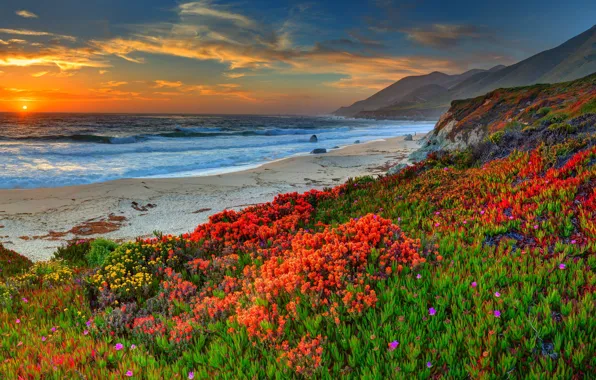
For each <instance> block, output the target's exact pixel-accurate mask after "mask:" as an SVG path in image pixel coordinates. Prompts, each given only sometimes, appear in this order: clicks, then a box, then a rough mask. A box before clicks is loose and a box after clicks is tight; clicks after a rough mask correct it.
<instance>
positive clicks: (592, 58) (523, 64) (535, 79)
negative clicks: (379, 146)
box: [334, 25, 596, 120]
mask: <svg viewBox="0 0 596 380" xmlns="http://www.w3.org/2000/svg"><path fill="white" fill-rule="evenodd" d="M593 72H596V25H594V26H592V27H591V28H590V29H588V30H586V31H585V32H583V33H581V34H579V35H577V36H575V37H573V38H571V39H569V40H567V41H565V42H564V43H562V44H560V45H558V46H556V47H554V48H552V49H548V50H545V51H543V52H540V53H537V54H535V55H533V56H531V57H529V58H527V59H524V60H522V61H520V62H518V63H516V64H513V65H510V66H503V65H497V66H495V67H493V68H491V69H489V70H478V69H475V70H468V71H466V72H465V73H462V74H459V75H454V76H450V75H447V74H444V75H445V76H446V77H447V78H454V77H456V78H457V79H455V78H454V80H453V81H452V82H451V84H450V85H447V86H445V82H447V80H446V79H445V80H444V81H443V82H441V81H438V80H434V81H433V80H432V79H434V78H436V76H435V77H433V78H431V79H427V80H426V81H422V80H417V81H416V80H414V81H415V82H416V84H417V86H411V87H412V88H406V87H404V86H399V85H398V84H400V83H402V82H405V81H408V80H410V81H411V79H409V78H421V77H424V76H417V77H406V78H402V79H401V80H399V81H397V82H396V83H394V84H392V85H391V86H389V87H387V88H385V89H383V90H381V91H379V92H377V93H376V94H374V95H372V96H371V97H369V98H367V99H365V100H361V101H358V102H356V103H354V104H353V105H352V106H350V107H342V108H340V109H339V110H337V111H336V112H335V113H334V114H335V115H337V116H350V117H356V118H385V119H409V118H415V119H427V120H428V119H437V118H438V117H439V116H440V115H441V114H442V113H443V112H445V111H447V110H448V109H449V106H450V102H451V101H452V100H457V99H468V98H473V97H476V96H480V95H483V94H486V93H488V92H490V91H493V90H496V89H498V88H507V87H519V86H528V85H533V84H537V83H559V82H565V81H571V80H575V79H579V78H582V77H584V76H586V75H589V74H591V73H593ZM431 74H434V73H431ZM431 74H428V75H431ZM444 78H445V77H444ZM423 82H425V83H423ZM431 84H437V85H440V86H442V87H446V88H447V89H448V91H449V96H445V95H446V94H445V93H444V91H442V90H440V89H438V88H437V89H438V92H437V93H436V94H432V93H427V94H426V95H427V97H426V99H425V100H426V101H421V102H418V103H417V104H416V109H417V111H416V112H413V111H412V104H411V103H410V102H407V101H406V102H402V101H403V100H404V99H407V96H408V95H409V94H410V93H413V92H416V91H418V90H419V89H420V88H423V87H425V86H428V85H431ZM392 87H393V88H394V89H395V88H396V87H397V88H399V89H400V90H401V91H402V93H400V94H399V95H400V96H397V97H395V98H393V99H390V98H387V97H384V95H385V94H387V91H386V90H388V89H390V88H392ZM370 99H374V102H371V101H370ZM383 101H384V102H383ZM382 103H384V104H383V105H382V106H380V107H379V106H378V105H379V104H382ZM374 107H376V108H374Z"/></svg>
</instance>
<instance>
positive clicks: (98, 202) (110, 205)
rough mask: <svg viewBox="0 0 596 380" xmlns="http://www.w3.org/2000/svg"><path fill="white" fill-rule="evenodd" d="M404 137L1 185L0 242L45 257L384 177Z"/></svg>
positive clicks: (401, 158)
mask: <svg viewBox="0 0 596 380" xmlns="http://www.w3.org/2000/svg"><path fill="white" fill-rule="evenodd" d="M424 135H425V134H422V133H419V134H417V136H416V137H415V140H414V141H404V136H399V137H393V138H388V139H384V140H375V141H369V142H365V143H362V144H354V145H348V146H344V147H341V148H339V149H332V150H330V151H328V152H327V153H325V154H317V155H314V154H306V155H295V156H290V157H287V158H283V159H279V160H274V161H270V162H267V163H263V164H260V165H258V166H256V167H254V168H250V169H244V170H240V171H232V172H227V173H222V174H214V175H202V176H201V175H199V176H187V177H167V178H154V177H152V178H134V179H118V180H114V181H108V182H102V183H95V184H89V185H77V186H67V187H56V188H38V189H0V243H2V244H4V246H5V247H6V248H9V249H13V250H15V251H17V252H19V253H21V254H23V255H25V256H27V257H29V258H30V259H32V260H34V261H37V260H45V259H48V258H50V257H51V254H52V253H53V252H54V251H55V249H56V248H57V247H59V246H61V245H63V244H64V242H66V241H68V240H71V239H74V238H75V237H76V238H81V239H84V238H97V237H100V236H101V237H106V238H108V239H112V240H116V241H126V240H132V239H134V238H136V237H138V236H142V237H146V236H150V235H152V233H153V231H155V230H158V231H161V232H163V233H164V234H181V233H184V232H189V231H192V230H193V229H194V228H195V227H196V226H197V225H199V224H201V223H204V222H206V221H207V220H208V217H209V216H210V215H213V214H216V213H218V212H221V211H223V210H224V209H235V210H238V209H241V208H244V207H247V206H250V205H253V204H258V203H263V202H269V201H271V200H273V198H274V197H275V196H276V195H278V194H280V193H287V192H294V191H296V192H305V191H308V190H310V189H322V188H324V187H331V186H336V185H339V184H342V183H344V182H345V181H346V180H347V179H348V178H350V177H358V176H363V175H379V174H384V173H386V172H387V170H388V169H389V168H390V167H392V166H394V165H397V164H399V163H404V162H407V161H408V156H409V154H410V153H411V152H413V151H414V150H417V149H418V148H419V145H418V142H419V140H420V139H422V138H423V137H424Z"/></svg>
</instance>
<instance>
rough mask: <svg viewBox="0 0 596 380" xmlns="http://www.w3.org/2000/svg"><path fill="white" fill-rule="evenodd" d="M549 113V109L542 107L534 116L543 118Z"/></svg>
mask: <svg viewBox="0 0 596 380" xmlns="http://www.w3.org/2000/svg"><path fill="white" fill-rule="evenodd" d="M550 111H551V109H550V107H542V108H540V109H539V110H538V111H536V116H538V117H544V116H546V115H548V114H549V112H550Z"/></svg>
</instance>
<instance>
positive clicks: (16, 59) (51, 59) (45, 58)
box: [0, 46, 111, 70]
mask: <svg viewBox="0 0 596 380" xmlns="http://www.w3.org/2000/svg"><path fill="white" fill-rule="evenodd" d="M0 66H17V67H26V66H57V67H58V68H60V69H61V70H78V69H81V68H83V67H95V68H105V67H110V66H111V65H110V64H109V63H108V62H107V61H105V60H104V58H103V57H102V56H101V55H99V54H97V52H94V51H92V50H91V49H84V48H81V49H69V48H65V47H63V46H58V47H52V48H47V49H42V50H40V51H38V52H31V53H24V52H20V51H17V52H14V51H0Z"/></svg>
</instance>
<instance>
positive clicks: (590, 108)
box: [581, 99, 596, 113]
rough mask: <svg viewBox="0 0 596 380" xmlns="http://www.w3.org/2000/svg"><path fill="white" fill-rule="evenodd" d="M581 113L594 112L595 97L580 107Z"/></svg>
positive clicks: (595, 110) (595, 107) (595, 111)
mask: <svg viewBox="0 0 596 380" xmlns="http://www.w3.org/2000/svg"><path fill="white" fill-rule="evenodd" d="M581 112H582V113H596V99H592V100H590V101H589V102H587V103H586V104H584V105H583V106H582V108H581Z"/></svg>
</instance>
